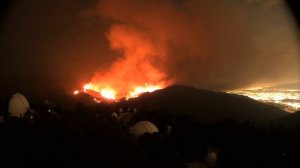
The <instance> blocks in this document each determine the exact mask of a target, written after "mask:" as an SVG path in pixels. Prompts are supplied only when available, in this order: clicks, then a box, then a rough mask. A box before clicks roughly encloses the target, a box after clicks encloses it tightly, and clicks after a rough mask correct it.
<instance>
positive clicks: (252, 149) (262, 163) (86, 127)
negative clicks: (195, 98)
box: [0, 104, 300, 168]
mask: <svg viewBox="0 0 300 168" xmlns="http://www.w3.org/2000/svg"><path fill="white" fill-rule="evenodd" d="M49 109H50V111H49ZM128 114H129V115H127V118H125V117H124V118H121V119H120V120H118V119H116V118H115V117H112V115H111V111H110V112H108V111H105V110H103V111H101V110H99V109H94V108H87V107H85V106H84V105H83V104H77V106H76V107H75V108H74V110H68V111H66V110H61V109H59V108H50V106H47V105H41V106H39V107H37V108H36V110H35V112H31V113H30V114H29V113H28V114H27V115H25V116H24V118H23V119H18V118H14V117H8V116H6V117H5V118H4V121H3V122H2V123H1V124H0V133H1V138H0V144H1V158H0V161H1V167H15V166H26V167H28V166H30V167H122V168H125V167H130V168H135V167H136V168H142V167H145V168H152V167H164V168H167V167H178V168H179V167H187V164H186V163H188V162H200V163H206V160H205V156H206V154H207V152H209V151H214V152H215V153H216V154H217V155H218V158H217V163H216V164H215V165H214V166H213V167H243V168H247V167H249V168H253V167H256V168H257V167H271V168H276V167H295V166H296V167H297V166H300V162H299V159H300V153H299V150H300V141H299V140H300V124H296V126H293V127H289V128H286V127H283V126H282V125H281V124H274V123H272V124H265V126H261V125H260V126H257V125H256V124H255V123H254V122H248V121H244V122H241V123H237V122H235V121H234V120H231V119H227V120H223V121H220V122H217V123H210V124H208V123H206V124H204V123H200V122H199V121H195V120H193V118H191V117H190V116H189V115H184V114H181V115H176V116H175V115H172V113H171V112H168V111H147V110H144V111H143V110H139V111H138V112H136V113H133V112H129V113H128ZM140 120H148V121H151V122H152V123H154V124H155V125H156V126H157V127H158V129H159V130H160V133H155V134H144V135H143V136H141V137H140V138H135V137H133V136H132V135H130V134H129V133H128V129H129V127H130V126H132V125H133V124H134V123H136V122H137V121H140ZM299 123H300V122H299ZM168 126H171V127H172V130H171V132H170V129H169V130H168V129H167V127H168ZM167 130H168V131H167ZM207 166H209V165H207Z"/></svg>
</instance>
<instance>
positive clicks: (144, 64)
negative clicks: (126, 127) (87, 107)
mask: <svg viewBox="0 0 300 168" xmlns="http://www.w3.org/2000/svg"><path fill="white" fill-rule="evenodd" d="M108 39H109V41H110V45H111V48H112V49H114V50H118V51H120V52H121V53H122V54H123V56H122V57H121V58H119V59H117V60H116V61H115V62H114V63H113V64H112V65H111V67H110V68H109V69H108V70H106V71H104V72H100V73H97V74H96V75H95V76H94V77H93V79H92V80H91V82H90V83H89V86H93V87H92V88H89V89H91V90H94V91H97V92H100V94H101V95H102V96H103V97H105V98H109V99H115V98H122V97H132V96H135V95H136V94H140V93H141V92H150V91H154V90H156V89H160V88H163V87H165V86H166V85H168V84H169V83H170V80H168V79H167V77H166V74H165V73H164V72H163V71H162V69H160V68H159V67H158V66H156V65H155V61H163V59H162V58H163V55H164V53H163V52H162V50H161V48H160V47H158V46H157V45H155V44H154V43H153V42H152V41H151V40H149V39H150V37H149V35H148V34H147V33H146V32H144V31H143V30H138V29H135V28H132V27H130V26H128V25H124V24H115V25H113V26H112V27H111V29H110V31H109V33H108ZM86 86H87V85H86ZM154 88H155V89H154Z"/></svg>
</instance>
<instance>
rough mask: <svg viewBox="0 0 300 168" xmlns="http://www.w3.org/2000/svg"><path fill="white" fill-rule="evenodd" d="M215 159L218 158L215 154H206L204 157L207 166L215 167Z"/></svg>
mask: <svg viewBox="0 0 300 168" xmlns="http://www.w3.org/2000/svg"><path fill="white" fill-rule="evenodd" d="M217 158H218V156H217V154H216V153H215V152H208V153H207V154H206V157H205V162H206V164H207V165H208V166H216V164H217Z"/></svg>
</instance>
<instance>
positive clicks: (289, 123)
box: [269, 111, 300, 129]
mask: <svg viewBox="0 0 300 168" xmlns="http://www.w3.org/2000/svg"><path fill="white" fill-rule="evenodd" d="M269 125H270V126H276V127H280V128H283V129H299V128H300V111H297V112H295V113H291V114H289V115H287V116H284V117H281V118H277V119H275V120H272V121H270V122H269Z"/></svg>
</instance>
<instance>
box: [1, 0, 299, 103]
mask: <svg viewBox="0 0 300 168" xmlns="http://www.w3.org/2000/svg"><path fill="white" fill-rule="evenodd" d="M11 2H13V3H11V4H10V5H9V7H7V10H6V12H5V15H4V16H3V17H2V19H1V20H0V21H1V23H2V25H3V26H1V29H0V33H1V36H0V55H1V57H0V64H1V69H2V71H0V79H1V81H2V82H1V83H0V85H1V87H0V89H2V90H0V92H1V94H4V93H7V92H12V93H14V92H15V91H19V90H20V91H23V90H27V92H28V93H33V94H41V96H43V95H47V94H45V92H50V93H51V94H52V93H57V92H58V93H65V92H68V93H70V91H73V90H75V89H78V91H84V90H85V91H86V92H88V93H89V94H94V95H97V96H100V97H106V98H109V99H118V98H121V97H132V96H136V95H139V94H140V93H141V92H145V91H153V90H156V89H158V88H164V87H165V86H167V85H170V84H174V83H177V84H186V85H191V86H194V87H197V88H205V89H211V90H218V91H224V90H233V89H239V88H247V87H249V86H258V87H259V86H261V85H270V84H274V85H275V84H282V83H290V82H295V81H299V76H300V74H299V72H300V70H299V63H300V61H299V55H300V52H299V34H298V32H297V31H298V30H297V26H296V24H295V22H294V20H293V17H292V16H291V14H290V12H289V10H288V9H287V7H286V5H285V3H284V0H226V1H225V0H85V1H82V0H72V1H70V0H43V1H41V0H16V1H11ZM53 11H55V12H53ZM0 12H2V11H0ZM12 67H13V68H12ZM84 86H85V88H83V87H84ZM8 88H9V89H8ZM80 88H81V89H80ZM59 89H60V90H59ZM76 93H77V92H76ZM8 95H10V94H8Z"/></svg>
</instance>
